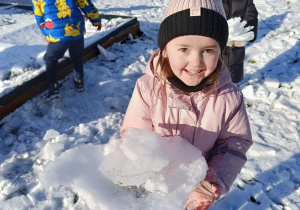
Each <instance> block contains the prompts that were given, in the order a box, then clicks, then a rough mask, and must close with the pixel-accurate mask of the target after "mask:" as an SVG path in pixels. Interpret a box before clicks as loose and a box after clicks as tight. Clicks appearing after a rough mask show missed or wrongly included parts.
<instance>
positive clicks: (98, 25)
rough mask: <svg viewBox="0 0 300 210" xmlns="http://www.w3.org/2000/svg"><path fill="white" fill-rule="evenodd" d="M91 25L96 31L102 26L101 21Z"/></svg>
mask: <svg viewBox="0 0 300 210" xmlns="http://www.w3.org/2000/svg"><path fill="white" fill-rule="evenodd" d="M93 26H95V27H97V31H100V30H101V28H102V25H101V23H93Z"/></svg>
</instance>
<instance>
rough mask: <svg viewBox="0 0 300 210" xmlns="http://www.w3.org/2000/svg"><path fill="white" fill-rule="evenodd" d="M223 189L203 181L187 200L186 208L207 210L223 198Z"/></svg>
mask: <svg viewBox="0 0 300 210" xmlns="http://www.w3.org/2000/svg"><path fill="white" fill-rule="evenodd" d="M221 190H222V188H221V187H220V186H219V185H217V184H210V183H209V182H208V181H201V182H200V183H199V184H198V185H197V186H196V188H195V189H194V190H193V192H192V193H191V194H190V196H189V198H188V199H187V201H186V203H185V205H184V208H185V209H187V210H207V209H209V207H210V206H211V204H212V203H213V202H214V200H216V199H219V198H220V196H221Z"/></svg>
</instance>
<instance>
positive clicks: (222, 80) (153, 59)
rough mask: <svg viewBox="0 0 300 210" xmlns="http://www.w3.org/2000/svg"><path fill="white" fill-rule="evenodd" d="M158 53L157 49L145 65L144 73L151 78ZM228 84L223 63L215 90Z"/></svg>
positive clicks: (226, 70) (228, 73) (228, 77)
mask: <svg viewBox="0 0 300 210" xmlns="http://www.w3.org/2000/svg"><path fill="white" fill-rule="evenodd" d="M159 53H160V50H159V49H157V50H156V51H155V52H154V53H153V54H152V56H151V57H150V59H149V61H148V63H147V66H146V70H145V73H146V74H149V75H151V76H152V77H154V69H155V66H156V64H157V62H158V57H159ZM230 82H231V76H230V72H229V70H228V68H227V67H226V66H225V64H224V63H223V66H222V69H221V73H220V76H219V82H218V85H217V88H216V89H218V88H220V87H222V86H224V85H226V84H228V83H230ZM167 83H169V82H168V81H167Z"/></svg>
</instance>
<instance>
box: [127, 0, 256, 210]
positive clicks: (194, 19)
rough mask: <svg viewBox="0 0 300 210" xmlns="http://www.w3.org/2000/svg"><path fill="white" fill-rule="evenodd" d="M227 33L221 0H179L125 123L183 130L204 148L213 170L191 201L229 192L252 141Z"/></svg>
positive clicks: (201, 205)
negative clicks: (227, 58) (227, 60)
mask: <svg viewBox="0 0 300 210" xmlns="http://www.w3.org/2000/svg"><path fill="white" fill-rule="evenodd" d="M227 39H228V25H227V21H226V17H225V13H224V10H223V6H222V1H221V0H172V1H171V2H170V4H169V5H168V7H167V8H166V11H165V13H164V17H163V21H162V23H161V25H160V29H159V34H158V45H159V49H158V50H157V51H156V52H155V53H154V54H153V55H152V57H151V58H150V60H149V62H148V65H147V67H146V72H145V75H143V76H142V77H140V78H139V79H138V80H137V82H136V86H135V89H134V91H133V95H132V98H131V100H130V103H129V106H128V109H127V111H126V114H125V118H124V123H123V126H122V129H121V135H123V134H124V132H126V129H127V128H130V127H133V128H139V129H145V130H150V131H154V132H157V133H159V134H161V135H162V136H181V137H183V138H185V139H186V140H187V141H189V142H190V143H191V144H193V145H194V146H195V147H197V148H199V149H200V150H201V151H202V154H203V156H204V157H205V158H206V161H207V163H208V166H209V169H208V171H207V174H206V178H205V179H204V180H203V181H201V182H199V183H198V184H197V185H196V187H195V189H194V190H193V191H192V192H191V194H190V196H189V198H188V199H187V201H186V203H185V205H184V208H187V207H188V206H189V205H191V206H194V207H193V209H207V208H209V207H210V205H211V204H212V203H213V201H214V200H215V199H218V198H219V197H220V195H221V194H225V193H227V192H228V191H229V189H230V187H231V185H232V183H233V182H234V180H235V178H236V176H237V174H238V173H239V172H240V170H241V168H242V167H243V166H244V164H245V163H246V161H247V158H246V151H247V150H248V149H249V147H250V146H251V144H252V137H251V132H250V125H249V121H248V117H247V112H246V109H245V105H244V101H243V95H242V93H241V92H240V90H239V89H238V88H237V87H236V86H235V85H234V84H233V83H232V82H231V77H230V73H229V71H228V69H227V68H226V67H225V65H223V63H222V59H221V54H222V51H223V50H224V48H225V46H226V43H227Z"/></svg>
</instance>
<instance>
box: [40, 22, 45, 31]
mask: <svg viewBox="0 0 300 210" xmlns="http://www.w3.org/2000/svg"><path fill="white" fill-rule="evenodd" d="M40 27H41V28H42V29H44V30H45V22H42V23H41V24H40Z"/></svg>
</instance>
